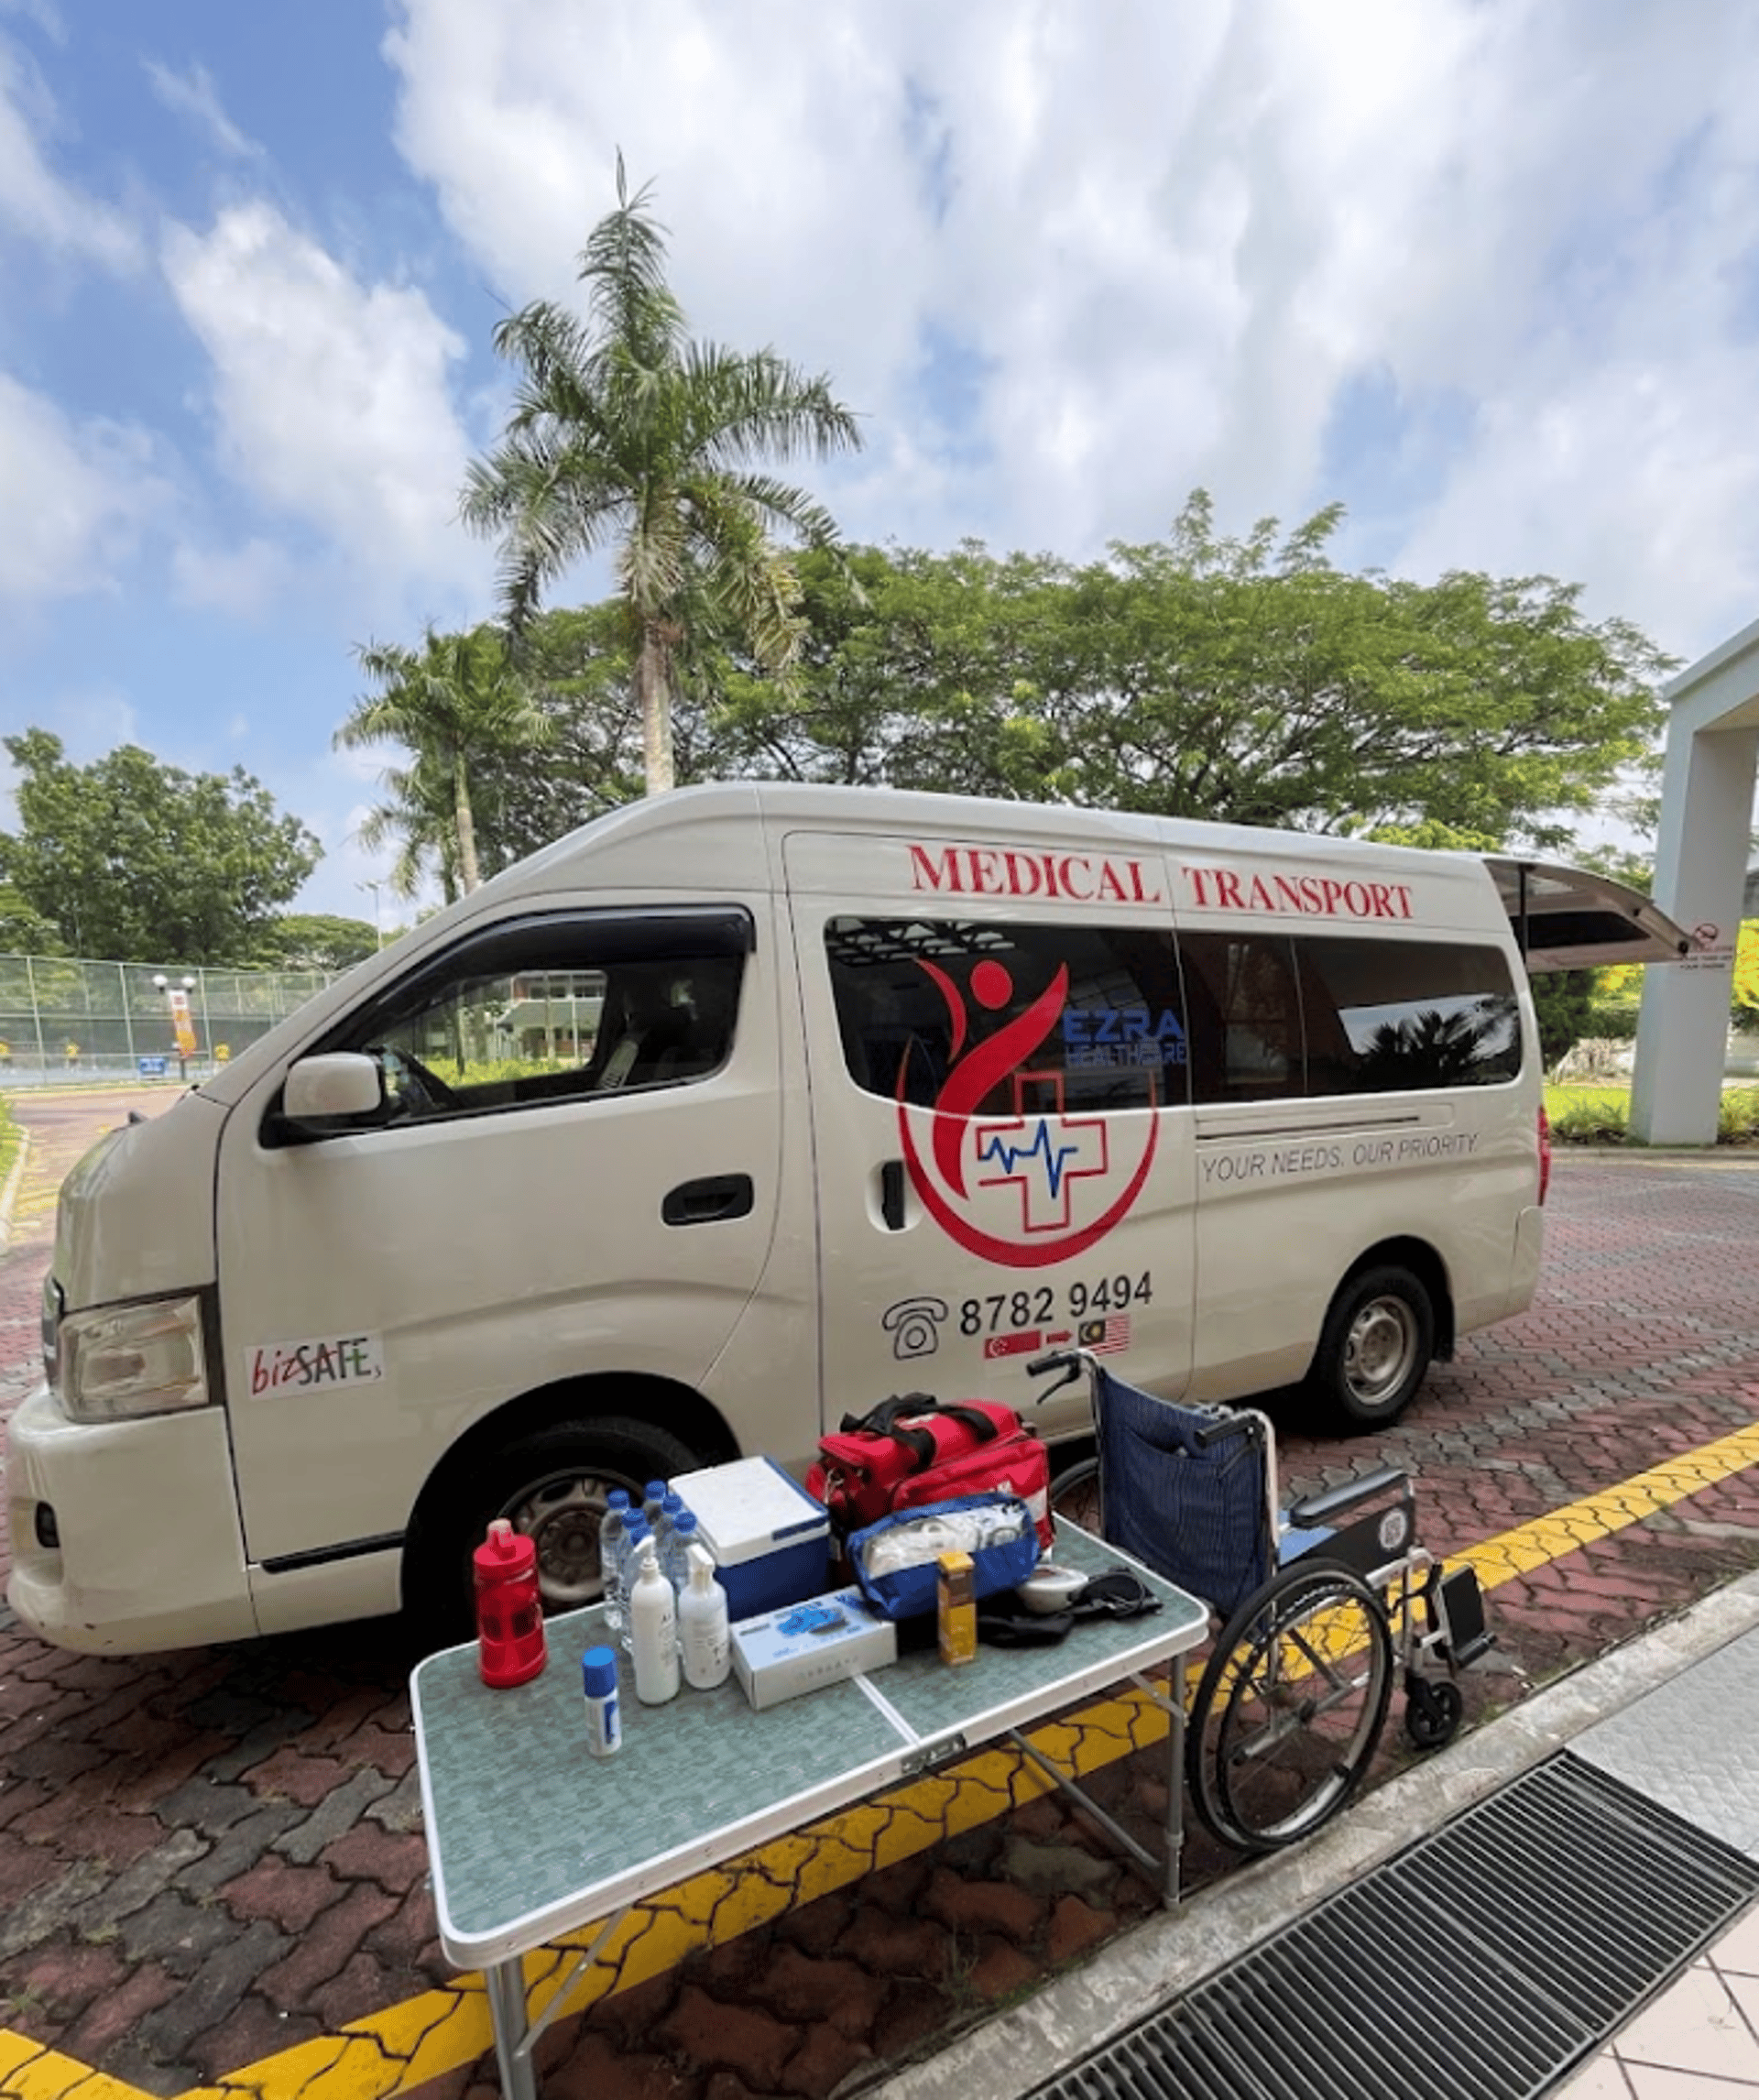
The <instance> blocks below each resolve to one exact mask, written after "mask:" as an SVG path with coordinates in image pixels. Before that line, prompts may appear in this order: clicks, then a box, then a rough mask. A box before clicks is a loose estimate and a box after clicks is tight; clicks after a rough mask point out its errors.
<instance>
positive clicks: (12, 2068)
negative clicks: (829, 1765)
mask: <svg viewBox="0 0 1759 2100" xmlns="http://www.w3.org/2000/svg"><path fill="white" fill-rule="evenodd" d="M1755 1465H1759V1423H1755V1424H1754V1425H1753V1426H1751V1427H1747V1428H1744V1429H1738V1430H1736V1431H1735V1432H1734V1433H1733V1434H1732V1435H1731V1436H1727V1437H1721V1438H1718V1439H1717V1440H1716V1441H1715V1442H1714V1443H1710V1444H1705V1445H1701V1446H1700V1447H1699V1449H1696V1450H1692V1451H1684V1452H1681V1453H1680V1454H1679V1456H1678V1457H1677V1458H1673V1459H1668V1460H1664V1461H1663V1462H1662V1463H1661V1464H1660V1465H1658V1466H1651V1467H1650V1468H1649V1469H1648V1470H1647V1471H1644V1472H1641V1473H1636V1474H1633V1477H1632V1478H1631V1479H1630V1480H1627V1481H1622V1482H1619V1484H1618V1485H1617V1486H1615V1487H1612V1488H1608V1489H1606V1490H1604V1491H1603V1492H1602V1493H1598V1494H1593V1495H1588V1496H1585V1497H1584V1498H1583V1499H1582V1500H1581V1501H1579V1502H1574V1503H1570V1504H1567V1505H1566V1506H1565V1507H1564V1508H1562V1509H1557V1510H1552V1511H1549V1512H1548V1513H1547V1514H1546V1515H1544V1516H1542V1517H1536V1518H1535V1519H1534V1521H1533V1522H1532V1523H1530V1524H1524V1525H1519V1526H1515V1528H1514V1529H1513V1530H1511V1531H1505V1532H1502V1533H1499V1534H1498V1536H1497V1537H1494V1538H1487V1539H1485V1540H1483V1541H1482V1542H1481V1543H1480V1544H1479V1545H1477V1546H1473V1547H1469V1548H1466V1549H1465V1550H1464V1551H1462V1552H1460V1553H1459V1554H1456V1555H1451V1556H1450V1557H1449V1563H1450V1565H1459V1564H1461V1563H1464V1564H1467V1565H1469V1566H1471V1567H1473V1568H1475V1569H1476V1570H1478V1575H1479V1580H1480V1582H1481V1583H1482V1584H1483V1585H1484V1587H1485V1588H1486V1589H1487V1590H1491V1589H1495V1588H1496V1587H1498V1586H1499V1585H1500V1584H1502V1583H1503V1582H1511V1581H1515V1580H1519V1579H1520V1577H1522V1576H1523V1575H1525V1574H1529V1573H1531V1572H1532V1571H1533V1570H1535V1569H1537V1568H1541V1567H1544V1566H1546V1564H1547V1563H1549V1562H1551V1561H1553V1560H1557V1559H1562V1558H1563V1557H1564V1556H1565V1555H1567V1554H1569V1553H1573V1552H1575V1551H1576V1549H1577V1548H1579V1547H1581V1546H1587V1545H1591V1544H1592V1543H1593V1542H1594V1541H1595V1540H1597V1539H1601V1538H1608V1537H1612V1535H1613V1534H1614V1533H1616V1532H1619V1531H1622V1530H1624V1529H1625V1528H1626V1527H1627V1526H1631V1525H1633V1524H1638V1523H1641V1522H1642V1520H1643V1519H1644V1517H1646V1516H1652V1515H1655V1513H1656V1512H1657V1511H1660V1510H1664V1509H1668V1508H1671V1507H1672V1506H1673V1505H1674V1504H1677V1503H1680V1502H1684V1501H1686V1500H1687V1499H1688V1497H1690V1496H1692V1495H1694V1494H1698V1493H1700V1492H1701V1491H1702V1490H1703V1489H1705V1488H1707V1487H1712V1486H1714V1485H1715V1484H1716V1482H1719V1481H1723V1480H1727V1479H1729V1478H1731V1477H1732V1475H1733V1474H1735V1473H1739V1472H1743V1471H1745V1470H1746V1469H1747V1468H1748V1467H1750V1466H1755ZM1166 1728H1167V1722H1166V1716H1165V1714H1164V1712H1162V1711H1161V1709H1160V1708H1159V1707H1158V1706H1157V1705H1155V1703H1154V1702H1153V1701H1152V1700H1150V1699H1148V1698H1146V1697H1145V1696H1144V1695H1143V1694H1142V1692H1140V1691H1138V1690H1134V1689H1132V1690H1129V1691H1126V1692H1123V1693H1120V1695H1118V1696H1117V1697H1115V1698H1111V1699H1107V1700H1103V1701H1098V1702H1097V1703H1096V1704H1094V1705H1092V1706H1087V1707H1084V1708H1082V1709H1081V1710H1080V1711H1079V1712H1075V1713H1072V1714H1070V1715H1067V1716H1066V1717H1065V1718H1064V1719H1063V1720H1061V1721H1058V1722H1054V1723H1049V1724H1047V1725H1046V1726H1044V1727H1043V1728H1040V1729H1038V1730H1035V1731H1034V1732H1033V1734H1032V1736H1031V1737H1030V1738H1029V1740H1030V1741H1031V1742H1032V1745H1034V1747H1035V1748H1037V1749H1038V1750H1039V1751H1040V1752H1041V1753H1042V1754H1043V1755H1045V1756H1046V1757H1048V1758H1050V1759H1051V1760H1052V1762H1053V1763H1054V1764H1056V1765H1057V1766H1059V1767H1060V1768H1061V1769H1063V1770H1064V1771H1065V1772H1068V1773H1070V1774H1071V1775H1073V1776H1075V1777H1082V1776H1084V1775H1086V1774H1087V1773H1091V1772H1095V1771H1098V1770H1099V1769H1101V1768H1102V1767H1103V1766H1107V1765H1109V1764H1112V1763H1114V1762H1115V1761H1116V1760H1117V1759H1118V1758H1120V1757H1125V1756H1128V1755H1131V1753H1132V1752H1134V1751H1136V1750H1139V1749H1144V1748H1146V1747H1148V1746H1149V1745H1152V1744H1154V1743H1156V1742H1159V1741H1162V1740H1164V1737H1165V1734H1166ZM1052 1783H1053V1782H1052V1781H1051V1780H1050V1779H1048V1778H1046V1777H1044V1775H1043V1773H1041V1772H1040V1771H1039V1769H1038V1768H1037V1766H1034V1765H1032V1764H1031V1763H1030V1762H1028V1761H1027V1760H1025V1759H1022V1758H1021V1757H1020V1756H1018V1755H1016V1754H1015V1753H1014V1752H1013V1751H1011V1750H989V1751H984V1752H982V1753H980V1754H979V1755H977V1756H974V1757H969V1758H967V1759H966V1760H965V1761H964V1762H963V1763H962V1764H959V1765H956V1766H950V1767H949V1768H948V1769H947V1770H946V1771H945V1772H942V1773H937V1774H935V1775H934V1776H933V1777H929V1778H925V1779H918V1780H915V1781H913V1782H912V1784H911V1785H910V1786H908V1787H901V1788H897V1789H895V1790H894V1791H892V1792H890V1793H887V1794H880V1795H877V1796H876V1797H875V1798H874V1799H872V1800H870V1801H864V1802H862V1803H860V1804H859V1805H858V1806H857V1807H856V1808H853V1809H849V1810H844V1811H843V1812H842V1813H841V1814H838V1815H836V1816H832V1817H828V1818H826V1819H825V1821H822V1822H818V1823H815V1824H813V1825H811V1826H809V1827H808V1828H806V1829H804V1830H803V1831H801V1832H797V1833H796V1834H794V1835H792V1836H791V1837H786V1838H781V1839H779V1840H777V1841H776V1842H775V1843H771V1844H768V1845H765V1846H763V1847H762V1848H760V1849H759V1850H758V1851H756V1852H752V1853H748V1854H744V1855H742V1856H741V1857H739V1858H737V1859H734V1860H729V1861H728V1862H727V1864H726V1865H724V1866H720V1867H716V1868H715V1869H714V1870H712V1871H711V1872H709V1873H707V1874H701V1875H697V1876H693V1877H692V1878H691V1879H690V1880H688V1881H683V1882H679V1883H677V1884H676V1885H675V1886H674V1887H671V1888H668V1889H666V1890H664V1891H663V1892H662V1893H661V1894H660V1895H658V1896H656V1897H654V1898H651V1899H650V1901H649V1902H647V1903H645V1904H642V1905H639V1906H638V1907H637V1908H636V1909H633V1910H631V1912H630V1913H629V1915H628V1918H626V1919H625V1920H624V1921H623V1924H622V1926H621V1928H620V1929H619V1930H618V1931H617V1933H616V1934H615V1935H614V1936H613V1937H612V1939H611V1940H610V1941H607V1942H606V1946H605V1947H604V1949H603V1950H602V1951H601V1952H600V1955H599V1959H598V1960H597V1962H596V1963H595V1964H594V1965H593V1967H592V1969H591V1970H589V1971H588V1972H587V1974H585V1975H584V1976H582V1977H580V1978H579V1979H577V1981H576V1983H575V1985H574V1987H573V1988H571V1990H570V1992H569V1996H568V2001H567V2004H568V2009H569V2010H570V2011H571V2012H579V2011H585V2009H586V2008H587V2007H590V2006H593V2005H595V2004H597V2003H598V2002H599V2000H600V1999H602V1998H606V1997H609V1996H614V1995H615V1994H616V1993H617V1992H618V1991H623V1990H628V1989H629V1988H630V1987H631V1986H632V1985H636V1984H639V1983H645V1982H647V1981H649V1980H650V1978H652V1977H654V1976H658V1975H661V1974H665V1973H666V1972H667V1971H669V1970H671V1969H672V1968H675V1967H676V1966H677V1965H678V1963H680V1962H682V1961H683V1959H684V1957H685V1956H686V1955H687V1954H691V1953H694V1952H699V1951H700V1950H702V1949H705V1948H708V1947H716V1946H723V1945H725V1944H727V1941H731V1940H734V1939H737V1937H738V1936H739V1935H740V1934H741V1933H744V1932H748V1931H751V1930H755V1929H756V1928H757V1927H759V1926H760V1925H764V1924H767V1923H769V1922H770V1920H771V1919H773V1918H776V1917H779V1916H781V1914H782V1913H783V1912H784V1911H787V1910H789V1909H792V1908H793V1906H794V1905H796V1904H798V1903H805V1902H810V1901H811V1900H812V1899H813V1898H814V1897H817V1896H824V1895H828V1894H830V1893H831V1892H832V1891H833V1890H835V1889H838V1888H844V1887H847V1886H848V1885H849V1884H850V1883H851V1882H854V1881H858V1880H859V1879H860V1878H861V1876H864V1875H867V1874H870V1873H872V1872H873V1871H875V1869H877V1868H879V1867H882V1866H889V1865H893V1864H894V1863H895V1862H897V1861H899V1860H903V1859H909V1858H912V1857H913V1856H914V1855H915V1854H918V1853H921V1852H924V1851H926V1850H927V1849H928V1847H929V1846H931V1845H933V1844H937V1843H940V1842H941V1841H942V1840H943V1839H945V1838H947V1837H951V1836H955V1835H956V1834H957V1833H958V1832H962V1831H967V1830H973V1829H976V1828H977V1827H978V1825H980V1824H982V1823H985V1822H989V1821H993V1820H994V1819H995V1818H996V1817H997V1816H1000V1815H1002V1814H1005V1813H1006V1812H1007V1811H1008V1810H1010V1809H1012V1808H1016V1807H1018V1806H1020V1805H1022V1803H1024V1802H1026V1801H1029V1800H1032V1799H1036V1798H1037V1797H1038V1796H1040V1795H1042V1794H1044V1793H1048V1792H1049V1791H1050V1788H1051V1786H1052ZM595 1930H596V1929H595V1928H589V1929H588V1930H585V1931H583V1932H581V1933H577V1934H574V1935H571V1936H570V1938H568V1939H567V1940H564V1941H558V1942H557V1943H556V1944H555V1945H554V1946H551V1947H545V1948H541V1949H540V1950H539V1951H538V1952H535V1953H533V1954H531V1955H529V1956H528V1957H527V1959H526V1963H525V1974H526V1985H527V1988H528V1990H529V1991H530V1995H531V2002H532V2009H533V2012H534V2014H536V2013H539V2012H541V2011H543V2010H545V2009H546V2008H547V2007H548V2004H549V2001H550V2000H551V1999H552V1997H553V1996H555V1993H556V1989H557V1987H558V1985H559V1984H560V1983H561V1982H562V1980H563V1976H564V1975H565V1974H566V1971H567V1969H568V1967H569V1965H570V1964H571V1963H572V1962H573V1960H574V1952H575V1950H576V1949H578V1948H581V1947H584V1946H585V1945H586V1944H588V1943H589V1942H590V1941H591V1940H592V1938H593V1937H594V1933H595ZM491 2041H492V2033H491V2029H490V2025H489V2018H488V2002H487V1998H486V1994H485V1991H484V1988H483V1983H482V1978H481V1977H480V1976H479V1975H475V1974H472V1975H466V1976H461V1977H460V1978H459V1979H458V1981H457V1982H456V1983H455V1984H453V1985H448V1986H447V1987H446V1988H444V1989H442V1990H436V1991H428V1992H425V1993H423V1994H422V1995H421V1996H419V1997H414V1998H409V1999H406V2000H404V2001H403V2003H401V2004H400V2005H395V2006H390V2007H387V2008H386V2009H385V2010H384V2011H382V2012H377V2013H374V2014H372V2015H370V2016H369V2017H368V2018H366V2019H361V2020H355V2021H354V2022H352V2023H351V2024H350V2025H349V2026H347V2027H345V2028H344V2029H342V2030H341V2032H340V2033H339V2034H336V2035H331V2036H325V2037H322V2038H321V2039H320V2040H315V2041H309V2042H304V2043H301V2044H300V2045H299V2046H297V2047H296V2048H293V2049H289V2050H283V2051H280V2052H279V2054H278V2055H275V2056H270V2057H265V2058H264V2059H263V2061H262V2062H259V2063H254V2064H249V2065H246V2067H245V2068H244V2069H243V2070H240V2071H236V2072H234V2073H232V2074H231V2075H230V2076H229V2077H227V2078H225V2079H224V2080H222V2081H221V2083H220V2084H218V2085H213V2086H198V2087H194V2088H192V2089H191V2091H190V2092H189V2093H188V2094H185V2095H180V2100H241V2096H249V2100H396V2095H399V2094H403V2093H408V2092H410V2091H411V2090H413V2089H414V2088H415V2087H416V2086H418V2085H421V2084H424V2083H425V2082H426V2081H427V2080H429V2079H431V2078H438V2077H440V2076H442V2074H443V2073H447V2072H451V2071H456V2070H459V2069H461V2068H462V2067H463V2066H464V2065H465V2064H467V2063H470V2062H475V2059H476V2058H477V2057H479V2056H481V2055H482V2054H483V2053H484V2051H486V2050H487V2049H488V2048H489V2047H490V2045H491ZM75 2095H77V2100H147V2096H146V2095H141V2094H139V2093H138V2092H137V2090H136V2088H134V2087H133V2086H129V2085H126V2084H122V2083H121V2082H120V2081H117V2080H115V2079H109V2078H105V2077H104V2075H103V2074H102V2073H97V2072H93V2071H88V2070H87V2069H86V2068H85V2066H84V2065H82V2064H79V2063H76V2062H74V2060H73V2059H72V2058H71V2057H65V2056H59V2055H57V2054H56V2053H55V2052H54V2051H49V2050H45V2049H44V2048H43V2047H42V2046H41V2044H39V2043H37V2042H31V2041H27V2040H25V2038H24V2037H22V2036H19V2035H15V2034H12V2033H10V2032H9V2031H8V2030H7V2029H4V2028H0V2100H64V2096H65V2100H74V2096H75Z"/></svg>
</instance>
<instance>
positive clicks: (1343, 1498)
mask: <svg viewBox="0 0 1759 2100" xmlns="http://www.w3.org/2000/svg"><path fill="white" fill-rule="evenodd" d="M1410 1485H1411V1476H1410V1474H1409V1473H1407V1472H1406V1471H1404V1469H1403V1468H1402V1467H1399V1466H1382V1468H1381V1469H1380V1471H1378V1472H1372V1473H1370V1474H1369V1476H1368V1478H1367V1479H1366V1480H1360V1481H1346V1482H1345V1483H1344V1484H1343V1486H1342V1487H1335V1488H1327V1490H1326V1491H1325V1493H1323V1494H1310V1495H1307V1496H1306V1497H1305V1499H1304V1500H1302V1501H1300V1502H1296V1503H1291V1504H1289V1506H1288V1508H1287V1510H1285V1511H1284V1515H1285V1516H1286V1517H1287V1519H1288V1521H1289V1523H1291V1524H1292V1525H1294V1526H1295V1528H1296V1529H1297V1530H1300V1531H1313V1530H1317V1528H1318V1527H1319V1526H1322V1525H1327V1524H1329V1523H1330V1522H1331V1521H1332V1519H1333V1518H1334V1517H1337V1516H1341V1515H1343V1514H1344V1512H1345V1511H1346V1510H1351V1509H1354V1508H1355V1507H1356V1504H1358V1503H1360V1502H1367V1501H1368V1500H1369V1498H1370V1497H1371V1496H1372V1495H1377V1494H1385V1493H1388V1492H1389V1491H1390V1490H1392V1489H1393V1488H1397V1489H1399V1490H1401V1491H1402V1492H1408V1491H1409V1488H1410Z"/></svg>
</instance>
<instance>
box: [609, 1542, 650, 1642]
mask: <svg viewBox="0 0 1759 2100" xmlns="http://www.w3.org/2000/svg"><path fill="white" fill-rule="evenodd" d="M652 1537H653V1534H652V1532H651V1531H650V1529H649V1528H648V1520H647V1518H646V1517H645V1516H643V1515H642V1514H641V1512H640V1511H639V1509H632V1510H631V1511H630V1512H629V1518H628V1530H627V1531H626V1532H625V1533H624V1536H623V1552H622V1556H621V1558H620V1559H618V1561H617V1589H618V1591H620V1592H621V1596H622V1602H623V1624H622V1627H621V1629H620V1632H619V1635H618V1637H619V1638H620V1639H621V1641H622V1643H623V1646H624V1647H625V1648H626V1649H627V1650H628V1653H629V1654H630V1655H633V1654H634V1653H635V1642H634V1640H633V1639H632V1637H631V1631H630V1626H631V1621H630V1613H629V1592H630V1591H631V1590H633V1589H634V1588H635V1578H636V1573H637V1571H638V1570H639V1568H640V1565H641V1548H642V1546H643V1544H644V1543H645V1542H646V1541H648V1540H650V1539H651V1538H652Z"/></svg>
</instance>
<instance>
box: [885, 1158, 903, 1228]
mask: <svg viewBox="0 0 1759 2100" xmlns="http://www.w3.org/2000/svg"><path fill="white" fill-rule="evenodd" d="M879 1215H880V1217H881V1218H883V1219H884V1220H885V1221H886V1230H887V1231H888V1232H901V1231H902V1230H903V1229H904V1163H903V1161H902V1160H901V1159H889V1160H887V1161H886V1163H885V1165H883V1166H882V1167H881V1168H880V1169H879Z"/></svg>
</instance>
